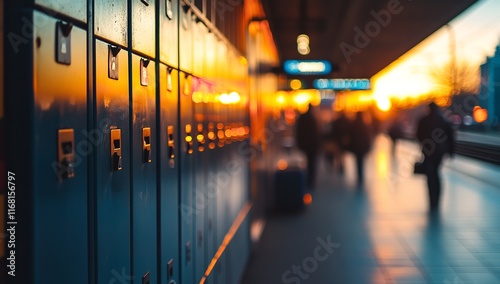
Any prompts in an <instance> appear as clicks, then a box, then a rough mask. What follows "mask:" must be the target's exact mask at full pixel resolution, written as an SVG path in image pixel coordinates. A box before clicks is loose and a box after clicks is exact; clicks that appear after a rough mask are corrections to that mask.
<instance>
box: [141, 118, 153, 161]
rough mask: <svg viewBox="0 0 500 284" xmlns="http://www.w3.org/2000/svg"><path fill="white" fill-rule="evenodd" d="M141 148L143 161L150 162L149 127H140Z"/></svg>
mask: <svg viewBox="0 0 500 284" xmlns="http://www.w3.org/2000/svg"><path fill="white" fill-rule="evenodd" d="M142 150H143V151H142V161H143V163H151V128H149V127H144V128H143V129H142Z"/></svg>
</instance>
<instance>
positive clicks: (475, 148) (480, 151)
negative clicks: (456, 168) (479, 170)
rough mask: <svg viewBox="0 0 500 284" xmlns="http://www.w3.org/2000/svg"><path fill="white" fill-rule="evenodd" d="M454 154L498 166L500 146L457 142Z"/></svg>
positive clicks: (499, 162)
mask: <svg viewBox="0 0 500 284" xmlns="http://www.w3.org/2000/svg"><path fill="white" fill-rule="evenodd" d="M455 152H456V154H459V155H463V156H467V157H471V158H475V159H478V160H481V161H486V162H489V163H493V164H495V165H500V145H491V144H482V143H477V142H470V141H457V142H456V151H455Z"/></svg>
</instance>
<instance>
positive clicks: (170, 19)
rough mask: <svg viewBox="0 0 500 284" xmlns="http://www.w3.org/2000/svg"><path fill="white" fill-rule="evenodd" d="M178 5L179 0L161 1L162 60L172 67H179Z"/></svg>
mask: <svg viewBox="0 0 500 284" xmlns="http://www.w3.org/2000/svg"><path fill="white" fill-rule="evenodd" d="M178 5H179V0H164V1H160V19H159V33H160V38H159V40H160V50H159V52H160V61H161V62H163V63H165V64H168V65H169V66H172V67H178V61H179V60H178V48H179V37H178V35H179V30H178V23H179V13H178V9H179V7H178ZM183 40H184V39H183Z"/></svg>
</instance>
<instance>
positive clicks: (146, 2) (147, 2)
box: [141, 0, 149, 6]
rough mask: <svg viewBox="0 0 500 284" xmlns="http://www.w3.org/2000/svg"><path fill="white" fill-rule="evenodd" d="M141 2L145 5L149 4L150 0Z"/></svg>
mask: <svg viewBox="0 0 500 284" xmlns="http://www.w3.org/2000/svg"><path fill="white" fill-rule="evenodd" d="M141 2H142V3H144V5H146V6H149V0H141Z"/></svg>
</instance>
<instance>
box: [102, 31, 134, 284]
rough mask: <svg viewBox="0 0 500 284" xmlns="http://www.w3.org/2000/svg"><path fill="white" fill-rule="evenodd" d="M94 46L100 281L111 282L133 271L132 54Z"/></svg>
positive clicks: (116, 49) (126, 276) (110, 47)
mask: <svg viewBox="0 0 500 284" xmlns="http://www.w3.org/2000/svg"><path fill="white" fill-rule="evenodd" d="M95 46H96V48H95V56H96V63H95V74H96V88H95V90H96V106H97V108H96V112H97V113H96V125H97V129H96V130H97V133H96V134H95V135H93V136H94V137H96V138H95V139H99V141H100V143H99V144H98V145H96V146H97V148H96V150H97V151H96V152H97V155H96V160H97V169H96V199H97V279H98V281H97V282H98V283H110V282H113V281H117V280H120V279H122V278H123V279H127V278H128V277H130V275H132V274H131V273H132V272H131V267H130V229H131V227H130V172H131V168H130V131H129V118H130V106H129V99H128V98H129V77H128V73H129V70H128V52H127V51H126V50H120V49H119V48H117V47H114V46H112V45H110V44H107V43H105V42H103V41H99V40H98V41H96V45H95ZM120 277H121V278H120ZM118 278H119V279H118Z"/></svg>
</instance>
